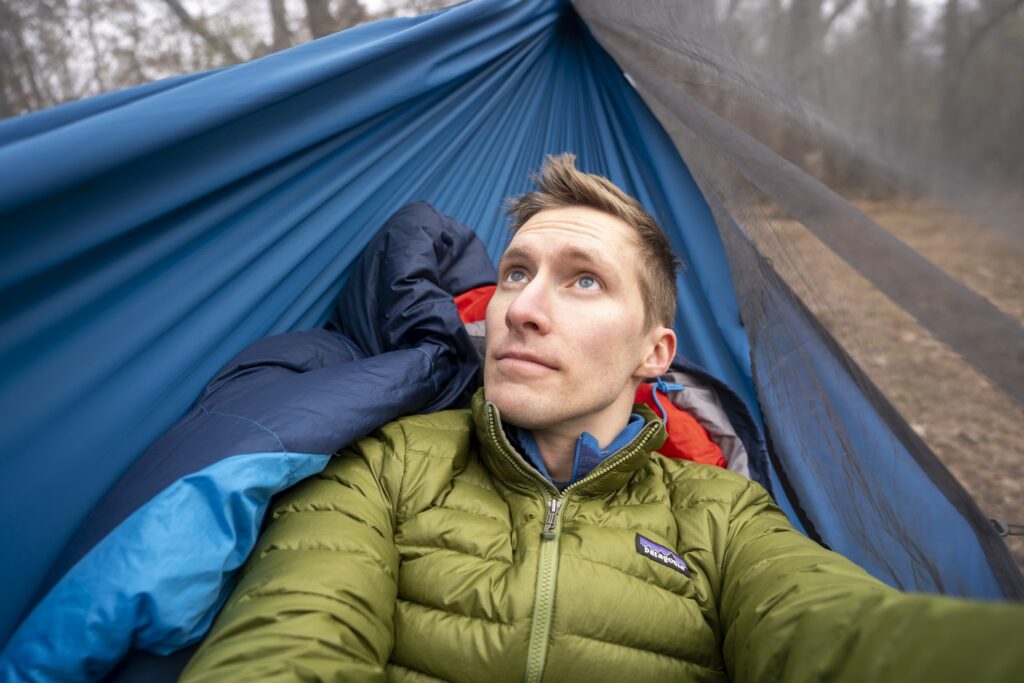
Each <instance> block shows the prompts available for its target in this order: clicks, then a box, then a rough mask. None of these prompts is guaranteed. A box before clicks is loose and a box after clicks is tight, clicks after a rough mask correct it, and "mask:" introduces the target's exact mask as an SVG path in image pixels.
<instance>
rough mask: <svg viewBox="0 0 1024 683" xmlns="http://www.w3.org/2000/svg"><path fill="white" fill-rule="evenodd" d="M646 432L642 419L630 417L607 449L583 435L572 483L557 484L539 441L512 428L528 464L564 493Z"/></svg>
mask: <svg viewBox="0 0 1024 683" xmlns="http://www.w3.org/2000/svg"><path fill="white" fill-rule="evenodd" d="M643 428H644V418H643V416H642V415H638V414H636V413H633V414H631V415H630V416H629V422H627V423H626V426H625V427H623V428H622V431H620V432H619V433H618V434H617V435H616V436H615V438H614V439H612V441H611V443H609V444H608V446H607V447H605V448H601V444H600V443H598V441H597V438H596V437H595V436H594V435H593V434H591V433H590V432H583V433H582V434H580V436H579V438H578V439H576V448H574V449H573V456H572V472H571V473H570V475H569V479H568V480H566V481H556V480H555V478H554V477H552V476H551V473H550V472H548V468H547V466H546V465H545V464H544V457H543V456H542V455H541V453H540V448H539V447H538V446H537V441H536V439H534V438H533V433H532V432H531V431H530V430H528V429H522V428H520V427H512V428H511V430H512V433H513V435H514V440H515V441H517V442H518V444H519V445H520V446H521V447H522V449H523V455H525V456H526V460H527V462H529V463H530V464H531V465H533V466H534V467H535V468H536V469H537V471H538V472H540V473H541V475H542V476H543V477H544V478H545V479H547V480H548V481H550V482H551V483H552V484H554V485H555V486H557V487H558V488H559V489H563V488H565V487H566V486H569V485H570V484H572V483H574V482H577V481H579V480H580V479H582V478H583V477H585V476H587V475H588V474H590V473H591V471H593V469H594V468H595V467H597V466H598V465H600V464H601V462H602V461H603V460H604V459H605V458H607V457H608V456H609V455H611V454H612V453H614V452H615V451H617V450H620V449H621V448H623V447H625V445H626V444H628V443H629V442H630V441H632V440H633V439H635V438H636V435H637V434H639V433H640V431H641V430H642V429H643Z"/></svg>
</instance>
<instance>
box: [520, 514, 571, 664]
mask: <svg viewBox="0 0 1024 683" xmlns="http://www.w3.org/2000/svg"><path fill="white" fill-rule="evenodd" d="M547 508H548V513H547V516H546V517H545V519H544V528H543V530H542V531H541V542H540V560H539V562H538V567H537V588H536V590H535V591H534V596H533V622H532V623H531V624H530V645H529V649H528V650H527V654H526V676H525V678H524V680H525V681H526V683H537V682H538V681H540V678H541V675H543V673H544V663H545V662H546V660H547V656H548V640H549V639H550V636H551V616H552V613H553V612H554V606H555V583H556V580H557V577H558V540H559V539H558V530H559V528H560V527H561V522H562V515H561V513H562V500H561V499H560V498H550V499H549V500H548V503H547Z"/></svg>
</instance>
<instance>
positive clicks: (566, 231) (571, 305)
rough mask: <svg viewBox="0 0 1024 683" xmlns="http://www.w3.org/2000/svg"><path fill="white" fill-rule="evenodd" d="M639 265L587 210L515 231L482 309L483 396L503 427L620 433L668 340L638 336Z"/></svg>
mask: <svg viewBox="0 0 1024 683" xmlns="http://www.w3.org/2000/svg"><path fill="white" fill-rule="evenodd" d="M640 267H641V264H640V253H639V249H638V248H637V246H636V244H635V243H634V241H633V237H632V230H631V228H630V227H629V226H628V225H627V224H626V223H624V222H623V221H621V220H619V219H618V218H616V217H614V216H612V215H610V214H606V213H604V212H602V211H598V210H596V209H591V208H588V207H566V208H560V209H549V210H547V211H542V212H540V213H538V214H537V215H535V216H534V217H533V218H531V219H530V220H529V221H527V222H526V223H525V224H524V225H523V226H522V227H521V228H520V229H519V230H518V231H517V232H516V234H515V236H514V237H513V238H512V242H511V243H510V244H509V247H508V249H507V250H506V251H505V254H504V255H503V256H502V258H501V263H500V264H499V267H498V288H497V291H496V292H495V294H494V298H493V299H491V302H490V305H489V306H488V307H487V353H486V361H485V365H484V389H485V393H486V396H487V399H488V400H490V401H492V402H493V403H494V404H495V405H496V406H497V407H498V410H499V411H501V414H502V417H503V419H504V420H505V421H507V422H509V423H511V424H514V425H518V426H520V427H524V428H527V429H533V430H538V429H552V428H555V429H560V430H561V429H565V430H566V431H569V432H574V433H575V434H577V435H578V434H579V432H582V431H590V432H592V433H594V434H595V436H597V437H598V438H599V439H601V436H602V434H601V432H605V433H609V434H611V436H612V437H614V434H616V433H617V431H618V430H619V429H621V428H622V427H623V426H624V425H625V421H626V419H628V416H629V412H630V408H631V406H632V404H633V395H634V392H635V390H636V383H637V381H638V380H639V379H640V378H641V377H643V376H650V375H651V371H650V368H649V367H648V366H649V365H650V359H649V356H650V354H651V352H652V346H653V345H654V344H655V341H654V340H655V339H657V338H659V335H660V334H663V333H664V332H669V334H671V332H670V331H668V330H666V328H658V327H656V328H655V329H654V330H650V331H645V330H644V303H643V299H642V297H641V293H640V283H639V268H640ZM672 349H673V352H674V337H673V341H672ZM669 360H671V359H669ZM654 374H657V373H656V372H655V373H654ZM609 420H610V421H611V423H610V424H611V426H612V427H613V429H611V431H609V429H610V427H605V428H602V426H603V425H606V424H609ZM606 438H610V437H606Z"/></svg>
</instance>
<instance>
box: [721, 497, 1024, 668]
mask: <svg viewBox="0 0 1024 683" xmlns="http://www.w3.org/2000/svg"><path fill="white" fill-rule="evenodd" d="M721 571H722V575H721V593H720V601H719V609H720V617H721V620H722V633H723V643H722V654H723V656H724V658H725V663H726V667H727V668H728V671H729V674H730V676H731V678H732V680H733V681H734V682H735V683H745V682H753V681H757V682H765V681H787V683H788V682H799V681H823V680H827V681H931V682H935V681H964V680H970V681H1008V680H1018V677H1019V676H1020V672H1021V671H1022V670H1024V647H1022V646H1021V645H1022V641H1021V637H1022V636H1021V634H1022V633H1024V607H1020V606H1011V605H1008V604H1000V603H985V602H977V601H970V600H962V599H954V598H948V597H941V596H934V595H923V594H909V593H901V592H899V591H897V590H895V589H893V588H890V587H888V586H886V585H885V584H883V583H881V582H879V581H877V580H876V579H874V578H872V577H871V576H869V575H868V574H867V573H866V572H864V571H863V570H862V569H860V568H859V567H857V566H856V565H854V564H853V563H852V562H850V561H848V560H846V559H845V558H843V557H841V556H840V555H838V554H836V553H833V552H831V551H829V550H825V549H824V548H822V547H821V546H819V545H818V544H816V543H814V542H813V541H811V540H809V539H807V538H806V537H804V536H803V535H801V534H800V533H799V532H797V531H796V530H795V529H793V527H792V526H791V525H790V523H789V521H788V520H787V519H786V517H785V515H784V514H783V513H782V512H781V511H780V510H779V509H778V508H777V507H776V506H775V505H774V504H773V503H772V501H771V499H770V498H769V497H768V495H767V493H765V492H764V490H763V489H761V487H759V486H756V485H748V486H747V487H746V488H745V489H744V490H743V492H742V493H741V494H740V495H739V496H738V497H737V498H736V499H735V501H734V502H733V504H732V510H731V516H730V524H729V531H728V534H727V541H726V547H725V549H724V559H723V562H722V564H721Z"/></svg>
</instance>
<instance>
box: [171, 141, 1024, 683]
mask: <svg viewBox="0 0 1024 683" xmlns="http://www.w3.org/2000/svg"><path fill="white" fill-rule="evenodd" d="M536 182H537V184H538V186H539V189H538V191H537V192H534V193H530V194H527V195H526V196H524V197H522V198H520V199H518V200H516V201H515V202H514V203H513V205H512V215H513V216H514V218H515V220H516V226H515V234H514V236H513V238H512V240H511V243H510V244H509V247H508V249H507V250H506V252H505V254H504V255H503V256H502V259H501V262H500V264H499V275H498V278H499V279H498V287H497V291H496V292H495V295H494V297H493V299H492V300H491V302H490V305H489V306H488V309H487V345H486V358H485V379H484V388H483V390H482V391H481V392H478V393H477V395H476V397H475V398H474V401H473V408H472V410H462V411H448V412H444V413H437V414H433V415H424V416H415V417H409V418H404V419H401V420H398V421H397V422H393V423H391V424H389V425H386V426H385V427H383V428H382V429H381V430H380V431H379V432H378V433H377V434H375V435H373V436H371V437H368V438H366V439H363V440H362V441H360V442H358V443H357V444H356V445H355V446H354V447H353V448H351V449H350V450H348V451H345V452H344V453H343V454H341V456H340V457H337V458H335V459H334V460H333V461H332V463H331V464H330V465H329V466H328V468H327V469H326V470H325V471H324V473H323V474H322V475H320V476H318V477H316V478H314V479H312V480H309V481H307V482H305V483H303V484H302V485H300V486H298V487H296V488H295V489H293V490H292V491H290V492H289V494H288V495H287V496H285V497H284V498H283V499H281V500H280V501H279V502H278V504H277V506H276V508H275V510H274V512H273V515H272V521H271V523H270V524H269V526H268V528H267V529H266V531H265V532H264V534H263V535H262V536H261V539H260V542H259V544H258V545H257V548H256V550H255V551H254V553H253V556H252V558H251V560H250V562H249V565H248V567H247V570H246V573H245V575H244V576H243V577H242V579H241V580H240V582H239V584H238V586H237V588H236V589H235V592H234V594H233V595H232V596H231V598H230V599H229V601H228V603H227V605H226V606H225V608H224V610H223V612H222V614H221V616H220V617H219V619H218V620H217V623H216V624H215V625H214V628H213V630H212V631H211V633H210V635H209V637H208V639H207V641H206V642H205V643H204V645H203V647H202V648H201V649H200V650H199V652H198V653H197V655H196V657H195V658H194V659H193V661H192V662H191V663H190V665H189V667H188V668H187V669H186V671H185V674H184V677H183V680H188V681H193V680H210V681H213V680H217V681H222V680H231V681H250V680H385V679H387V680H396V681H428V680H453V681H520V680H524V679H525V680H527V681H539V680H547V681H560V680H570V681H571V680H581V681H623V680H652V681H653V680H687V681H689V680H700V681H722V680H728V679H730V678H731V679H733V680H737V681H764V680H786V681H789V680H858V681H860V680H864V681H873V680H893V681H905V680H953V679H954V678H957V679H959V678H963V677H967V676H970V677H971V678H972V679H978V678H982V679H986V680H1004V679H1005V680H1010V679H1012V678H1013V676H1014V675H1016V674H1018V673H1019V671H1020V667H1021V666H1022V665H1024V654H1022V653H1021V651H1020V648H1016V649H1015V648H1014V647H1011V645H1010V644H1011V643H1012V642H1013V641H1014V640H1015V639H1016V638H1017V637H1018V636H1017V635H1016V634H1018V633H1020V632H1024V611H1022V610H1020V609H1018V608H1011V607H1008V606H1005V605H983V604H979V603H971V602H967V601H956V600H946V599H941V598H934V597H926V596H915V595H904V594H901V593H899V592H897V591H894V590H892V589H890V588H888V587H886V586H884V585H883V584H881V583H879V582H877V581H876V580H874V579H872V578H871V577H869V576H868V575H867V574H865V573H864V572H863V571H862V570H860V569H858V568H857V567H855V566H854V565H853V564H851V563H850V562H848V561H846V560H845V559H843V558H841V557H839V556H838V555H835V554H833V553H831V552H829V551H826V550H824V549H822V548H820V547H819V546H817V545H816V544H814V543H813V542H811V541H809V540H808V539H806V538H805V537H803V536H801V535H800V534H799V533H797V532H796V531H794V530H793V528H792V527H791V526H790V524H789V522H788V521H787V520H786V518H785V516H784V515H783V514H782V513H781V512H780V511H779V510H778V509H777V508H776V507H775V506H774V504H773V503H772V502H771V500H770V498H769V497H768V495H767V494H766V493H765V492H764V490H763V489H761V488H760V487H759V486H757V485H756V484H753V483H751V482H749V481H747V480H745V479H743V478H742V477H740V476H738V475H735V474H732V473H730V472H727V471H724V470H722V469H719V468H714V467H709V466H703V465H696V464H692V463H683V462H680V461H670V460H668V459H666V458H664V457H661V456H659V455H657V454H656V453H655V451H656V449H657V448H658V447H659V446H660V445H661V443H662V442H663V441H664V438H665V431H664V425H663V423H662V422H661V420H659V419H658V418H657V417H655V416H654V415H653V414H652V413H651V412H650V411H648V410H647V409H646V408H643V407H639V406H634V405H633V403H632V401H633V396H634V394H635V391H636V388H637V386H638V385H639V383H640V382H642V381H644V380H646V379H650V378H654V377H657V376H658V375H660V374H661V373H662V372H663V371H665V370H666V369H667V367H668V366H669V364H670V362H671V360H672V358H673V357H674V355H675V345H676V340H675V335H674V334H673V332H672V330H671V326H672V315H673V311H674V310H675V263H674V260H673V258H672V257H671V255H670V253H671V252H670V250H669V249H668V245H667V242H666V240H665V237H664V235H663V234H662V233H661V232H660V231H659V230H658V228H657V226H656V224H655V223H654V221H653V219H652V218H651V217H650V216H649V215H648V214H647V213H646V212H645V211H644V210H643V209H642V208H641V207H640V205H639V204H638V203H637V202H636V201H635V200H634V199H632V198H630V197H628V196H627V195H625V194H624V193H622V192H621V191H620V190H618V189H617V188H616V187H614V186H613V185H612V184H611V183H609V182H608V181H607V180H605V179H603V178H600V177H597V176H591V175H587V174H583V173H580V172H578V171H576V170H575V168H574V166H573V158H572V157H571V156H569V155H565V156H562V157H559V158H555V159H549V160H548V162H547V164H546V165H545V167H544V169H543V170H542V174H541V177H540V178H537V179H536ZM979 653H981V654H982V656H980V657H979V658H977V659H972V658H970V657H968V656H967V655H975V654H979Z"/></svg>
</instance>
